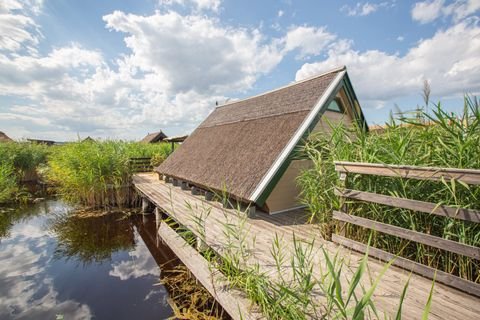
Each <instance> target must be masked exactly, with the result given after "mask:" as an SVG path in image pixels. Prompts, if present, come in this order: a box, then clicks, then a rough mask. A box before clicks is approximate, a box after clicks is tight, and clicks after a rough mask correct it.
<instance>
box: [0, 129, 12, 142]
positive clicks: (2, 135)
mask: <svg viewBox="0 0 480 320" xmlns="http://www.w3.org/2000/svg"><path fill="white" fill-rule="evenodd" d="M11 141H13V140H12V139H11V138H10V137H9V136H7V135H6V134H5V133H4V132H3V131H0V142H11Z"/></svg>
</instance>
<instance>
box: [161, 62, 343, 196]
mask: <svg viewBox="0 0 480 320" xmlns="http://www.w3.org/2000/svg"><path fill="white" fill-rule="evenodd" d="M345 74H346V73H345V69H344V68H342V69H336V70H333V71H331V72H329V73H326V74H323V75H320V76H316V77H313V78H310V79H307V80H304V81H300V82H297V83H294V84H292V85H289V86H286V87H284V88H280V89H277V90H274V91H271V92H267V93H264V94H261V95H258V96H255V97H252V98H248V99H245V100H241V101H236V102H232V103H229V104H227V105H224V106H220V107H217V108H216V109H215V110H214V111H213V112H212V113H211V114H210V115H209V116H208V117H207V119H206V120H205V121H204V122H203V123H202V124H200V126H199V127H198V128H197V129H196V130H195V131H194V132H193V133H192V134H191V135H190V136H189V137H188V138H187V139H186V140H185V142H184V143H183V144H182V145H181V146H180V147H179V148H178V149H177V150H176V151H175V152H174V153H172V154H171V155H170V156H169V157H168V158H167V159H166V160H165V161H164V162H163V163H162V164H161V165H160V166H159V167H158V168H157V169H156V170H157V172H159V173H160V174H165V175H168V176H171V177H175V178H177V179H181V180H185V181H188V182H190V183H192V184H194V185H197V186H199V187H203V188H209V189H213V190H216V191H227V192H228V193H229V195H230V196H233V197H235V198H237V199H240V200H247V201H253V202H255V201H256V200H257V199H258V193H259V192H260V193H261V192H262V190H263V189H262V188H265V180H268V179H271V177H269V176H270V175H271V171H275V170H276V169H275V167H277V166H278V165H279V163H280V164H281V162H282V161H284V160H285V158H284V156H285V155H286V156H288V155H289V153H290V152H291V151H292V149H293V147H294V146H295V145H296V143H298V141H299V140H300V138H301V136H302V135H303V134H304V132H305V130H306V128H308V127H309V123H307V122H308V121H312V120H309V119H310V118H311V117H312V116H313V117H315V116H316V114H314V113H318V111H317V109H318V108H319V105H320V104H321V105H322V106H323V104H325V103H326V102H327V100H326V98H328V97H330V95H332V94H335V93H333V92H336V91H334V90H336V88H337V87H338V86H339V84H340V82H341V81H342V79H343V77H344V75H345ZM325 108H326V106H325ZM314 110H315V111H314ZM318 110H320V109H318ZM307 120H308V121H307ZM295 139H297V140H296V141H294V140H295ZM282 159H283V160H282ZM277 169H278V168H277ZM267 182H268V181H267Z"/></svg>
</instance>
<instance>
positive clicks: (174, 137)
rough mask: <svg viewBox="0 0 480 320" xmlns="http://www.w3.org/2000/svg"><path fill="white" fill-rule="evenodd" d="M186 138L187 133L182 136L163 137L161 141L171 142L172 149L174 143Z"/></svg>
mask: <svg viewBox="0 0 480 320" xmlns="http://www.w3.org/2000/svg"><path fill="white" fill-rule="evenodd" d="M187 138H188V135H184V136H173V137H168V138H165V139H164V140H163V141H165V142H170V143H171V144H172V151H173V150H175V143H182V142H184V141H185V140H186V139H187Z"/></svg>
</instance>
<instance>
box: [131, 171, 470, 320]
mask: <svg viewBox="0 0 480 320" xmlns="http://www.w3.org/2000/svg"><path fill="white" fill-rule="evenodd" d="M133 183H134V185H135V188H136V189H137V190H138V191H139V192H140V193H141V194H143V195H144V196H145V197H147V198H148V199H149V200H150V201H151V202H153V203H154V204H155V205H156V206H157V207H159V208H161V209H163V211H165V212H166V213H167V214H168V215H170V216H171V217H172V218H174V219H175V220H176V221H177V222H178V223H180V224H182V225H184V226H185V227H188V228H189V229H190V230H191V231H193V232H194V233H198V234H202V233H204V234H205V237H206V242H207V245H209V246H210V247H212V248H213V249H215V250H216V251H217V252H219V253H222V252H224V251H225V250H226V248H225V247H224V246H225V245H224V243H226V241H227V239H226V235H225V232H224V225H225V224H227V223H228V224H229V225H238V224H242V223H243V224H244V227H243V229H242V230H245V232H248V234H249V236H248V238H247V240H248V242H249V243H248V246H249V248H250V253H251V256H250V261H251V263H256V264H258V265H259V267H260V270H261V271H262V272H265V273H267V274H268V275H269V276H271V278H272V279H278V277H279V274H278V271H277V268H276V267H275V261H274V258H273V257H272V254H271V253H270V250H271V248H272V243H273V239H275V237H278V238H280V239H281V240H280V241H281V247H282V250H284V253H286V259H284V266H283V267H282V268H281V271H280V272H281V274H282V276H283V277H284V278H285V277H291V276H292V272H291V259H290V257H291V256H292V254H293V253H292V252H293V250H294V245H293V237H294V235H295V237H296V238H297V239H301V240H305V241H309V242H311V241H312V240H315V242H314V250H313V261H314V263H315V266H317V265H318V266H324V265H325V261H324V258H323V253H322V250H321V248H322V247H323V248H325V249H326V250H327V251H328V252H330V253H331V254H332V255H334V254H336V253H338V254H339V255H340V256H341V257H343V258H344V259H345V262H346V264H347V265H348V266H349V267H351V268H352V269H350V268H345V270H344V272H343V278H342V281H343V283H344V286H343V288H347V287H348V284H347V279H348V278H350V277H351V276H352V273H353V271H354V270H355V267H356V266H357V265H358V264H359V261H360V259H361V258H362V255H361V254H358V253H356V252H353V251H350V250H348V249H345V248H343V247H340V246H338V245H336V244H333V243H331V242H328V241H325V240H323V239H322V238H321V237H320V232H319V230H318V227H317V226H315V225H310V224H306V223H305V221H306V217H305V213H304V212H303V211H301V210H299V211H296V212H289V213H286V214H278V215H273V216H270V215H267V214H264V213H261V212H260V213H258V212H257V214H256V216H255V217H253V218H244V217H242V216H241V215H239V214H238V212H236V211H235V210H233V209H225V208H223V207H222V205H221V204H220V203H218V202H213V201H206V200H205V199H204V197H202V196H196V195H192V194H191V192H190V191H187V190H181V189H180V187H174V186H172V185H171V184H166V183H164V182H163V181H161V180H158V176H157V175H156V174H152V173H145V174H137V175H135V176H134V180H133ZM195 216H196V217H197V218H201V219H202V220H204V222H205V223H204V231H200V230H199V225H198V223H196V222H195V220H196V219H195V218H194V217H195ZM197 220H198V219H197ZM172 249H174V251H175V248H172ZM383 266H384V263H382V262H379V261H377V260H375V259H373V258H371V259H369V262H368V269H369V272H368V275H367V274H366V275H364V279H363V280H362V281H363V285H364V286H365V287H366V288H367V289H368V288H369V287H370V284H371V281H372V280H373V279H374V278H375V277H376V275H378V274H379V272H380V271H381V269H382V268H383ZM319 270H320V267H319V268H318V269H316V268H314V273H315V275H316V276H320V272H319ZM352 270H353V271H352ZM409 275H410V273H409V272H408V271H406V270H403V269H400V268H397V267H394V266H392V267H390V268H389V269H388V270H387V272H386V273H385V275H384V276H383V277H382V280H381V281H380V284H379V286H378V287H377V289H376V291H375V294H374V297H373V300H374V302H375V306H376V307H377V309H378V310H379V311H380V312H383V313H385V314H387V315H388V316H390V317H394V315H395V312H396V311H397V308H398V302H399V298H400V295H401V292H402V290H403V287H404V285H405V283H406V282H407V280H408V278H409ZM431 285H432V282H431V280H429V279H426V278H423V277H421V276H418V275H415V274H412V275H411V279H410V285H409V287H408V291H407V295H406V298H405V301H404V305H403V319H420V318H421V317H422V313H423V310H424V308H425V303H426V301H427V299H428V294H429V291H430V288H431ZM313 298H314V299H318V302H319V304H320V305H321V303H322V301H323V300H324V298H323V297H322V296H321V295H320V294H318V295H317V296H315V297H313ZM245 311H246V312H248V311H247V310H245ZM479 318H480V298H477V297H475V296H471V295H468V294H466V293H464V292H461V291H459V290H456V289H453V288H451V287H448V286H445V285H442V284H440V283H436V284H435V289H434V295H433V302H432V308H431V312H430V316H429V319H462V320H466V319H479Z"/></svg>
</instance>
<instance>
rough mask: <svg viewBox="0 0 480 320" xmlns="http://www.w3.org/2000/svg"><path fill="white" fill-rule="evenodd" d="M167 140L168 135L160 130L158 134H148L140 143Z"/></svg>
mask: <svg viewBox="0 0 480 320" xmlns="http://www.w3.org/2000/svg"><path fill="white" fill-rule="evenodd" d="M166 138H167V135H166V134H165V133H163V131H162V130H160V131H158V132H153V133H149V134H147V135H146V136H145V137H144V138H143V139H142V140H140V142H144V143H157V142H162V141H163V140H165V139H166Z"/></svg>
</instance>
